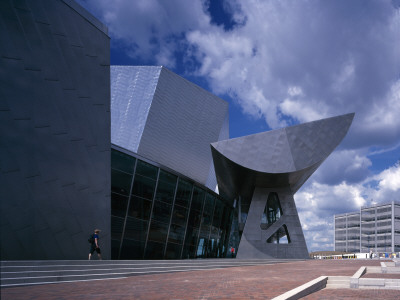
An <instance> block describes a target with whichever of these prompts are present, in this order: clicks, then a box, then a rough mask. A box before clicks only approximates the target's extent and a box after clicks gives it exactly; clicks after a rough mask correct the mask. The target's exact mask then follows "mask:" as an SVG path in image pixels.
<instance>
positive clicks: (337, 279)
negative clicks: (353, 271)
mask: <svg viewBox="0 0 400 300" xmlns="http://www.w3.org/2000/svg"><path fill="white" fill-rule="evenodd" d="M326 288H327V289H345V288H350V276H329V277H328V281H327V283H326Z"/></svg>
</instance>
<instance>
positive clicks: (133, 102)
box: [111, 66, 161, 152]
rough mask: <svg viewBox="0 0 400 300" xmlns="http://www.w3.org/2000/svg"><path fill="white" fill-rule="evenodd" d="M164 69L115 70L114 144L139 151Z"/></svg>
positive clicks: (116, 67) (127, 68)
mask: <svg viewBox="0 0 400 300" xmlns="http://www.w3.org/2000/svg"><path fill="white" fill-rule="evenodd" d="M160 72H161V67H132V66H112V67H111V142H112V143H113V144H115V145H118V146H120V147H122V148H125V149H127V150H130V151H133V152H137V151H138V147H139V144H140V141H141V138H142V134H143V130H144V127H145V125H146V121H147V116H148V114H149V111H150V107H151V105H152V101H153V96H154V93H155V90H156V87H157V83H158V79H159V76H160Z"/></svg>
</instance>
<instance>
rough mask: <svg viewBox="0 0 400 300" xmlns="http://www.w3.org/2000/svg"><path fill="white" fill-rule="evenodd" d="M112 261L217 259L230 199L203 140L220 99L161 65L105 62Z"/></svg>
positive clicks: (222, 131) (214, 130)
mask: <svg viewBox="0 0 400 300" xmlns="http://www.w3.org/2000/svg"><path fill="white" fill-rule="evenodd" d="M111 120H112V121H111V141H112V153H111V154H112V155H111V168H112V171H111V189H112V193H111V228H112V230H111V231H112V234H111V238H112V258H113V259H143V258H145V259H163V258H165V259H180V258H211V257H225V255H226V250H227V247H228V242H229V236H230V229H231V223H232V217H233V209H234V208H233V203H232V202H228V201H227V200H226V199H225V198H223V197H221V196H219V195H218V194H216V193H215V188H216V185H217V182H216V177H215V172H214V166H213V163H212V157H211V150H210V144H211V143H212V142H215V141H219V140H222V139H227V138H229V132H228V130H229V128H228V126H229V123H228V104H227V103H226V102H225V101H223V100H222V99H220V98H218V97H216V96H215V95H213V94H211V93H209V92H207V91H205V90H203V89H202V88H200V87H198V86H196V85H194V84H193V83H191V82H189V81H187V80H185V79H184V78H182V77H180V76H178V75H176V74H174V73H173V72H171V71H169V70H168V69H166V68H164V67H131V66H112V67H111Z"/></svg>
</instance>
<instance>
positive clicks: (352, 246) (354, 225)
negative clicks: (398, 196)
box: [334, 201, 400, 252]
mask: <svg viewBox="0 0 400 300" xmlns="http://www.w3.org/2000/svg"><path fill="white" fill-rule="evenodd" d="M334 228H335V231H334V240H335V249H334V250H335V251H346V252H370V251H372V252H399V251H400V203H398V202H395V201H392V202H391V203H385V204H379V205H375V206H369V207H361V208H360V211H359V212H352V213H346V214H340V215H334Z"/></svg>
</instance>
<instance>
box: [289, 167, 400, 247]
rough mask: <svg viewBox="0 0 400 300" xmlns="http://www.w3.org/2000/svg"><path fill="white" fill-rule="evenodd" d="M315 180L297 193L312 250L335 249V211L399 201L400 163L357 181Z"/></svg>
mask: <svg viewBox="0 0 400 300" xmlns="http://www.w3.org/2000/svg"><path fill="white" fill-rule="evenodd" d="M311 180H312V182H311V183H310V184H308V185H306V186H304V187H303V188H302V189H301V190H300V191H299V192H297V194H296V195H295V201H296V205H297V207H298V210H299V217H300V221H301V223H302V225H303V230H304V234H305V237H306V241H307V245H308V247H309V251H314V250H333V244H332V243H331V242H327V239H328V240H329V241H333V215H334V214H340V213H347V212H353V211H359V209H360V207H361V206H364V205H371V204H379V203H387V202H391V201H400V164H399V163H396V164H395V165H394V166H392V167H390V168H388V169H386V170H384V171H382V172H381V173H379V174H377V175H371V176H369V177H367V178H366V179H365V180H363V181H362V182H361V183H358V184H351V185H349V184H348V183H346V182H341V183H338V184H334V185H328V184H321V183H318V182H317V181H315V180H314V178H311Z"/></svg>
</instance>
